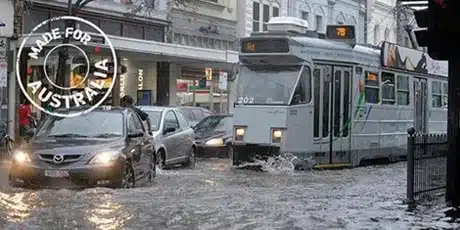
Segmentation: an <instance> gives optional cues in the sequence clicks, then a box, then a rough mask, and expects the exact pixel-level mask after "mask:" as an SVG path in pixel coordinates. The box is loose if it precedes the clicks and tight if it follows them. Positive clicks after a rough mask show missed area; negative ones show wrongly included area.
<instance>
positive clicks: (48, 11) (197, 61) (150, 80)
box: [19, 0, 238, 105]
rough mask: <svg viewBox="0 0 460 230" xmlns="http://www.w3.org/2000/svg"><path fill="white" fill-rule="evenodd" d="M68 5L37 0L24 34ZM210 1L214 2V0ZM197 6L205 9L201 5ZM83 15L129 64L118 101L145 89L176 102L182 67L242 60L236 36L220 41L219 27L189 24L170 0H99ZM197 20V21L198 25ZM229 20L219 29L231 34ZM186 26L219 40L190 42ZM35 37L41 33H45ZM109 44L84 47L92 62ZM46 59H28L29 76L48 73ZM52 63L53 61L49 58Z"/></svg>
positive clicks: (158, 99)
mask: <svg viewBox="0 0 460 230" xmlns="http://www.w3.org/2000/svg"><path fill="white" fill-rule="evenodd" d="M66 4H67V0H33V4H32V5H29V7H27V8H26V10H25V13H24V28H23V30H24V34H28V33H29V32H30V31H31V29H32V28H33V27H34V26H35V25H37V24H38V23H40V22H42V21H44V20H46V19H49V18H53V17H56V16H61V15H66V14H67V13H66V12H67V5H66ZM209 4H210V5H212V3H209ZM197 7H198V9H201V5H198V6H197ZM198 12H200V10H198ZM174 15H176V16H174ZM78 16H79V17H82V18H85V19H87V20H89V21H91V22H93V23H94V24H95V25H97V26H98V27H99V28H101V29H102V30H103V31H104V32H105V33H106V34H108V36H109V39H110V41H111V42H112V44H113V46H114V47H115V49H116V51H117V59H119V60H118V61H119V63H121V64H122V65H123V66H124V67H125V68H126V71H125V72H122V73H120V74H119V76H118V77H117V79H119V80H118V81H117V82H116V85H115V89H114V90H113V91H112V99H113V100H112V101H113V102H114V104H117V102H118V100H117V99H118V98H119V97H120V96H123V95H125V94H130V95H133V96H135V95H139V94H138V93H137V92H139V90H142V91H143V95H144V94H145V95H147V96H146V97H147V98H148V100H144V99H145V98H144V99H143V100H142V101H143V103H147V104H159V105H169V104H173V105H176V104H177V97H176V80H177V79H179V78H181V76H182V75H183V71H182V70H183V69H186V68H187V67H188V66H193V67H196V68H202V73H203V75H204V68H207V67H211V68H216V69H229V68H230V67H231V66H232V63H236V62H238V54H237V52H235V51H231V50H229V47H230V46H232V45H233V44H232V43H231V41H232V39H231V38H228V36H227V37H225V39H226V40H225V39H220V37H219V39H220V40H218V39H217V38H215V39H214V35H215V34H213V31H214V30H213V28H214V27H212V26H209V25H208V24H206V23H204V22H203V23H202V24H203V25H201V26H198V28H192V27H191V26H186V25H185V24H184V21H183V20H181V19H180V16H179V15H178V14H177V13H176V10H175V9H173V8H171V6H170V5H169V4H168V1H167V0H160V1H156V5H155V6H154V7H152V8H148V9H147V8H139V7H138V6H137V5H134V4H133V3H132V1H126V0H110V1H94V2H91V3H90V4H88V5H87V6H86V7H85V8H83V9H82V11H81V12H80V13H79V15H78ZM210 21H213V22H214V21H215V20H210ZM60 23H61V24H53V22H52V23H50V25H47V26H45V27H44V28H42V29H41V30H39V31H37V32H36V33H43V32H46V31H49V30H50V29H51V28H54V27H64V24H63V21H61V22H60ZM196 24H197V23H193V25H196ZM228 24H229V26H227V27H225V29H221V30H220V31H223V32H220V31H219V32H218V33H219V34H226V33H227V32H226V31H228V30H230V29H229V27H231V23H228ZM205 25H206V26H205ZM219 26H220V25H219ZM77 27H79V28H80V29H82V30H85V31H88V32H94V31H92V29H91V28H88V27H87V26H86V25H83V24H82V25H78V24H77ZM186 27H188V29H189V30H190V31H193V32H195V33H197V34H205V35H201V37H202V38H203V37H207V38H213V39H214V40H212V42H213V43H212V44H214V45H215V44H217V45H215V46H211V45H209V44H211V43H210V42H208V43H205V42H204V39H201V43H192V42H190V41H189V40H187V39H186V36H185V35H191V33H187V31H185V30H184V29H185V28H186ZM209 28H211V29H210V30H209ZM219 28H220V27H219ZM190 31H189V32H190ZM206 32H208V33H206ZM228 33H234V32H228ZM34 36H38V37H39V36H40V34H36V35H34ZM215 36H216V37H217V35H215ZM191 37H192V36H191ZM198 40H199V39H196V40H195V41H198ZM233 40H234V39H233ZM208 41H209V40H208ZM19 42H21V39H20V40H19ZM233 42H234V41H233ZM197 44H201V45H197ZM32 45H33V39H30V40H29V41H28V43H27V44H26V47H30V46H32ZM107 47H108V46H107V44H106V43H105V41H104V40H103V39H102V40H101V41H100V42H99V43H97V44H96V43H94V42H93V43H91V44H90V45H89V46H88V47H87V49H86V50H85V52H86V53H87V54H90V59H91V61H97V60H100V59H102V58H104V57H110V55H109V54H110V53H109V50H108V48H107ZM96 48H97V49H96ZM95 50H97V52H95ZM25 52H27V49H26V50H25ZM25 56H27V55H25ZM50 56H51V59H53V58H57V54H55V55H50ZM71 58H72V60H80V59H79V58H78V54H74V55H73V56H72V52H71ZM42 61H43V57H41V59H39V60H23V62H22V65H23V68H22V69H23V71H24V75H27V76H28V77H30V78H32V79H37V78H38V79H40V78H43V71H40V70H41V69H43V62H42ZM47 63H53V62H50V61H49V60H48V62H47ZM54 63H57V61H55V62H54ZM72 65H78V63H71V66H72ZM74 75H77V74H74ZM73 77H75V76H73ZM71 78H72V77H71ZM27 80H28V79H27ZM71 82H72V79H71ZM139 100H140V99H139Z"/></svg>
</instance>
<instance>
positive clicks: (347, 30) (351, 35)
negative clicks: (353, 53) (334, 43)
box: [326, 25, 356, 39]
mask: <svg viewBox="0 0 460 230" xmlns="http://www.w3.org/2000/svg"><path fill="white" fill-rule="evenodd" d="M326 37H327V38H328V39H355V38H356V35H355V27H354V26H351V25H328V26H327V29H326Z"/></svg>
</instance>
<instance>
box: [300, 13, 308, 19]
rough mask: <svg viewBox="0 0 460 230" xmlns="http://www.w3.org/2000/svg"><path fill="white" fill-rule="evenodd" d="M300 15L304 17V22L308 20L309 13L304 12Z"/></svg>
mask: <svg viewBox="0 0 460 230" xmlns="http://www.w3.org/2000/svg"><path fill="white" fill-rule="evenodd" d="M300 13H301V17H302V19H303V20H308V12H306V11H302V12H300Z"/></svg>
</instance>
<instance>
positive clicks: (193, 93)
mask: <svg viewBox="0 0 460 230" xmlns="http://www.w3.org/2000/svg"><path fill="white" fill-rule="evenodd" d="M195 88H196V81H195V80H193V87H192V105H193V107H195V106H196V89H195Z"/></svg>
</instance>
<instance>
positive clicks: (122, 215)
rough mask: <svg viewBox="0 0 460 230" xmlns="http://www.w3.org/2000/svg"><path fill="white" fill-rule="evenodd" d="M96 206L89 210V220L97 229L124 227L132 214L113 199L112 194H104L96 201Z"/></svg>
mask: <svg viewBox="0 0 460 230" xmlns="http://www.w3.org/2000/svg"><path fill="white" fill-rule="evenodd" d="M95 205H96V206H95V207H93V208H91V209H90V210H88V211H87V215H88V220H89V222H91V223H92V224H93V225H94V226H95V227H96V228H97V229H101V230H112V229H122V228H123V227H124V223H125V221H126V220H129V219H131V218H132V216H131V215H130V214H129V213H127V212H125V211H124V210H123V209H122V207H121V205H119V204H118V203H116V202H115V201H114V200H113V197H112V195H108V194H106V195H104V196H102V197H101V198H100V199H98V200H97V202H96V203H95Z"/></svg>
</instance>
